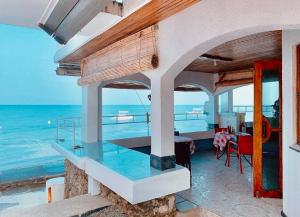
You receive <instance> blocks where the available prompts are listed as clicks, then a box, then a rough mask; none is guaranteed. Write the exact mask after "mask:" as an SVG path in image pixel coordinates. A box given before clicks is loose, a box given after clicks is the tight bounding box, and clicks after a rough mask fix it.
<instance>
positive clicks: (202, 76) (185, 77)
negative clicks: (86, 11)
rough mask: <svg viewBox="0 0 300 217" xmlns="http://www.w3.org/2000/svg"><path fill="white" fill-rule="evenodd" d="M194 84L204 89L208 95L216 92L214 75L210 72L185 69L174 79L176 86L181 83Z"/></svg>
mask: <svg viewBox="0 0 300 217" xmlns="http://www.w3.org/2000/svg"><path fill="white" fill-rule="evenodd" d="M186 84H192V85H196V86H198V87H200V88H201V89H203V90H204V91H205V92H206V93H207V94H208V95H213V92H214V76H213V75H212V74H208V73H201V72H192V71H183V72H181V73H180V74H179V75H178V76H177V77H176V78H175V81H174V87H175V88H176V87H178V86H181V85H186Z"/></svg>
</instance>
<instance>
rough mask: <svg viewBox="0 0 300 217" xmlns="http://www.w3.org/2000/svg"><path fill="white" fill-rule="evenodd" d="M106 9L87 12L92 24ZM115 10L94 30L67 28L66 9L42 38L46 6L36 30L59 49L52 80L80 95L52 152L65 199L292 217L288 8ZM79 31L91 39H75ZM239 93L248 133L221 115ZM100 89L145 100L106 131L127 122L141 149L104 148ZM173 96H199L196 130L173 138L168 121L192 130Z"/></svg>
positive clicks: (151, 209)
mask: <svg viewBox="0 0 300 217" xmlns="http://www.w3.org/2000/svg"><path fill="white" fill-rule="evenodd" d="M52 3H53V2H52ZM110 3H111V2H110ZM113 5H114V4H113ZM228 5H230V6H228ZM94 6H95V5H94ZM108 6H109V5H106V7H105V6H104V7H103V5H101V7H100V6H99V7H100V8H101V10H100V9H99V10H100V11H101V13H102V12H103V8H104V9H105V10H104V12H105V13H107V12H109V11H110V10H108V8H109V7H108ZM119 6H120V5H118V7H119ZM123 6H124V7H125V8H124V11H123V12H124V14H122V15H123V16H121V17H120V16H119V14H118V13H116V11H115V10H113V12H114V16H119V17H117V18H116V17H115V18H116V19H115V20H114V22H113V24H112V25H111V26H109V27H108V26H106V27H107V28H104V29H101V30H99V29H98V28H96V30H95V28H94V24H95V23H98V22H97V20H96V21H95V20H93V17H89V18H87V17H84V23H80V22H76V20H78V19H79V17H78V16H76V13H75V12H74V11H73V9H71V10H70V13H67V15H66V18H64V19H63V21H62V22H60V23H59V25H58V26H56V27H57V28H52V27H53V26H52V25H51V24H53V17H52V16H51V15H52V14H56V13H58V11H59V7H57V5H54V6H53V5H52V6H51V4H50V5H49V7H48V8H47V9H46V11H45V13H44V15H43V17H42V19H41V22H40V24H39V25H40V26H41V27H42V28H43V29H44V30H46V31H47V32H48V33H50V35H51V36H53V37H54V39H55V40H57V41H58V42H60V43H62V44H65V45H64V46H62V47H61V48H60V49H59V50H58V52H57V53H56V55H55V61H56V62H57V63H58V64H59V66H58V68H57V74H58V75H66V76H68V75H70V76H79V80H78V85H80V86H82V117H81V118H80V121H78V120H77V122H80V137H79V136H78V134H79V131H78V126H77V125H76V120H75V119H69V120H66V119H62V120H59V121H58V124H57V127H58V130H57V142H56V143H55V144H53V148H55V149H56V150H57V151H58V152H59V153H60V154H61V155H63V156H64V157H65V158H66V161H65V170H66V174H65V198H71V197H73V196H78V195H83V194H87V193H88V194H90V195H99V194H100V195H101V197H103V198H106V199H107V200H110V201H111V202H112V203H114V205H115V206H117V207H118V208H120V209H122V211H123V212H124V213H126V214H128V215H132V213H134V215H137V216H175V215H176V213H177V215H194V216H197V215H198V216H203V215H204V216H205V215H209V214H210V215H213V214H212V213H214V214H215V215H220V216H225V217H227V216H280V215H282V216H291V217H296V216H297V214H298V213H299V207H298V206H297V205H296V203H295V201H297V198H298V196H299V187H298V186H297V185H296V183H297V180H298V178H299V177H298V175H297V174H295V171H297V169H299V168H298V166H297V165H299V159H300V158H299V156H298V155H299V146H298V145H297V143H299V135H300V134H299V132H296V130H295V129H296V126H297V130H298V131H299V129H298V128H299V123H300V122H299V121H298V118H299V117H298V116H299V111H298V110H299V109H298V103H299V102H298V101H299V99H298V98H297V95H298V92H299V91H298V90H299V75H298V74H299V69H297V67H296V65H297V64H296V63H298V66H299V60H300V57H299V54H300V48H299V46H298V51H297V52H298V53H297V52H296V46H297V45H298V44H299V42H300V41H299V38H300V32H299V30H297V29H298V28H299V27H300V24H299V19H298V16H299V11H300V5H299V3H298V2H297V1H294V0H290V1H289V2H288V3H287V2H286V1H279V2H278V3H277V4H274V2H273V1H264V2H261V1H254V2H253V1H252V2H240V1H237V0H230V1H226V2H219V1H213V0H212V1H196V0H186V1H174V0H173V1H169V0H165V1H156V0H152V1H147V2H143V3H142V4H141V5H139V7H136V8H135V10H133V11H130V12H129V10H127V9H126V4H124V5H123ZM279 6H280V7H279ZM80 8H81V7H78V8H76V6H74V10H77V9H78V10H79V12H78V11H77V12H78V13H77V15H78V14H79V15H80V14H85V13H86V12H87V11H86V10H91V11H93V10H92V8H93V7H92V5H89V7H88V6H87V7H83V9H82V8H81V9H82V10H80ZM258 8H260V9H261V10H257V9H258ZM73 12H74V14H75V15H74V14H73V15H74V16H73V15H72V13H73ZM110 12H111V13H113V12H112V11H110ZM117 12H118V10H117ZM288 12H289V13H288ZM69 14H70V15H69ZM102 15H103V14H102ZM102 15H101V16H102ZM216 15H217V16H216ZM95 16H96V17H97V16H99V17H100V15H99V14H98V15H97V13H95ZM99 17H98V18H99ZM92 21H94V22H95V23H93V22H92ZM90 22H91V23H90ZM70 23H71V24H72V23H76V25H75V26H72V25H70ZM67 24H69V25H70V26H72V28H70V29H68V28H63V27H64V26H68V25H67ZM77 24H78V25H82V26H77ZM96 26H97V25H96ZM83 28H84V30H85V31H84V32H86V30H87V29H89V30H90V31H91V30H94V31H91V32H92V34H88V36H87V35H85V37H80V36H82V35H81V34H82V33H80V32H78V29H83ZM87 32H89V31H87ZM79 39H80V40H79ZM297 70H298V71H297ZM296 81H297V82H296ZM248 84H253V86H254V88H253V95H254V102H253V104H254V107H253V117H251V118H250V120H251V122H252V123H253V125H252V126H251V127H250V128H251V129H250V131H249V132H247V131H246V130H247V129H245V128H246V123H245V117H244V114H243V112H241V110H239V109H241V108H239V107H237V108H235V107H234V106H233V90H234V89H235V88H239V87H242V86H245V85H248ZM107 87H110V88H118V89H145V88H148V89H150V90H151V95H150V96H149V100H151V112H149V113H146V114H145V116H141V117H138V116H134V115H133V114H120V115H119V116H117V117H116V118H115V123H114V125H115V126H118V125H120V124H122V123H123V122H126V120H125V119H126V118H128V117H130V119H132V120H131V122H132V123H131V124H132V125H134V124H137V125H138V124H143V125H144V128H145V130H144V134H145V135H144V136H143V137H137V138H125V139H112V140H110V141H105V140H106V139H104V138H105V135H104V133H105V131H104V127H105V125H108V124H109V125H111V124H112V123H109V122H106V118H107V117H104V116H103V106H102V103H103V99H102V98H103V96H102V91H103V88H107ZM174 91H204V92H206V93H207V95H208V98H209V101H208V102H207V104H206V108H204V109H203V110H204V111H203V113H205V122H206V123H207V125H206V127H204V128H203V130H201V131H200V130H199V131H196V132H182V131H181V132H179V137H178V132H174V126H176V122H178V120H179V119H183V120H185V121H187V120H189V121H196V122H201V121H203V119H202V118H203V116H202V115H201V116H199V115H196V117H195V114H193V115H191V117H190V119H189V115H188V114H183V115H182V114H179V115H178V114H177V115H176V114H174ZM249 95H250V94H249ZM245 97H248V96H245ZM219 101H220V102H221V103H220V104H219ZM245 109H248V108H245ZM296 111H297V112H298V113H297V112H296ZM176 116H177V117H176ZM182 116H183V117H182ZM131 117H132V118H131ZM283 117H284V118H283ZM108 118H114V117H108ZM121 119H122V121H120V120H121ZM194 119H196V120H194ZM124 120H125V121H124ZM174 120H175V124H174ZM128 122H130V121H128ZM228 126H230V127H228ZM232 128H233V129H234V130H233V132H232ZM70 129H71V130H70ZM226 129H227V130H226ZM61 130H64V131H69V132H72V133H71V137H70V138H71V139H67V138H66V137H64V136H62V135H63V134H62V133H61ZM224 131H227V132H224ZM240 131H243V132H240ZM245 131H246V132H245ZM180 136H181V137H180ZM182 136H183V137H182ZM246 138H247V139H246ZM243 139H245V140H243ZM297 139H298V140H297ZM242 141H248V142H247V144H245V143H246V142H242ZM213 145H214V147H216V148H217V150H218V151H217V153H219V154H220V152H222V151H224V155H223V156H222V157H221V156H219V154H215V153H214V152H213V151H212V148H213ZM245 147H246V148H245ZM195 148H196V152H195V153H194V151H195ZM243 150H244V151H243ZM230 153H232V154H233V155H232V156H231V165H229V161H228V160H229V157H230ZM183 155H184V159H185V160H183V161H184V162H183V161H182V156H183ZM243 155H250V156H251V160H249V161H245V160H244V158H242V156H243ZM235 156H237V157H238V160H236V158H235ZM226 157H227V160H226ZM190 158H191V162H190V161H189V159H190ZM287 159H288V160H287ZM225 162H226V163H225ZM190 163H191V164H190ZM227 163H228V164H227ZM241 163H242V164H243V167H241ZM248 163H249V164H250V165H251V166H250V165H249V164H248ZM225 164H227V167H226V166H225ZM74 177H76V178H74ZM175 198H176V200H175ZM174 200H175V201H174ZM203 210H204V211H203ZM177 211H178V212H177ZM211 212H212V213H211Z"/></svg>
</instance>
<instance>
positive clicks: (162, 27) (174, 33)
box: [145, 0, 300, 79]
mask: <svg viewBox="0 0 300 217" xmlns="http://www.w3.org/2000/svg"><path fill="white" fill-rule="evenodd" d="M228 5H230V7H228ZM258 8H264V13H262V12H261V10H258ZM287 11H289V13H287ZM299 13H300V2H299V1H297V0H289V1H286V0H278V1H276V3H274V1H272V0H266V1H260V0H253V1H239V0H226V1H218V0H210V1H205V0H204V1H201V2H199V3H197V4H195V5H194V6H192V7H190V8H188V9H186V10H184V11H182V12H180V13H178V14H176V15H175V16H172V17H170V18H168V19H166V20H164V21H162V22H160V23H159V37H158V41H159V43H158V44H159V53H160V66H159V68H158V69H157V70H156V72H153V74H159V76H161V77H162V78H165V79H174V78H175V77H176V76H177V75H178V74H179V73H180V72H182V71H183V70H184V68H185V67H186V66H187V65H188V64H190V63H191V62H192V61H193V60H194V59H196V58H197V57H198V56H200V55H201V54H203V53H205V52H207V51H209V50H211V49H212V48H214V47H216V46H218V45H221V44H223V43H225V42H227V41H231V40H234V39H237V38H241V37H244V36H247V35H250V34H255V33H259V32H264V31H273V30H284V29H295V28H299V27H300V20H299ZM216 14H218V16H217V17H216V16H215V15H216ZM218 18H219V19H218ZM220 18H221V19H220ZM187 24H188V25H187ZM170 27H172V28H170ZM145 74H147V75H149V76H154V75H150V74H152V73H150V72H146V73H145Z"/></svg>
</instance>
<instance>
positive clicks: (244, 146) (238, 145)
mask: <svg viewBox="0 0 300 217" xmlns="http://www.w3.org/2000/svg"><path fill="white" fill-rule="evenodd" d="M231 153H235V154H236V156H237V158H238V160H239V163H240V172H241V174H243V165H242V156H243V157H244V158H245V159H246V161H247V162H248V163H249V164H250V165H251V166H252V162H253V161H252V156H253V136H251V135H245V136H238V137H237V142H233V141H229V142H228V148H227V159H226V162H225V165H227V166H228V167H230V157H231ZM245 155H250V156H251V162H250V161H249V160H248V159H247V158H246V156H245Z"/></svg>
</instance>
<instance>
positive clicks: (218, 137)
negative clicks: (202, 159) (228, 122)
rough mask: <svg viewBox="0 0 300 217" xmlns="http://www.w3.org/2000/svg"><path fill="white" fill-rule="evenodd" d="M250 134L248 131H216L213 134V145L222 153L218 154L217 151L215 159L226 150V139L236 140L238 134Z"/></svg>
mask: <svg viewBox="0 0 300 217" xmlns="http://www.w3.org/2000/svg"><path fill="white" fill-rule="evenodd" d="M246 135H250V134H249V133H244V132H236V133H228V132H218V133H216V134H215V137H214V141H213V145H214V146H215V147H216V148H217V150H220V151H221V152H222V153H221V155H219V152H218V151H217V159H220V158H221V157H222V156H223V155H224V154H225V152H226V150H227V144H228V141H234V142H236V141H237V140H238V137H239V136H246Z"/></svg>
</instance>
